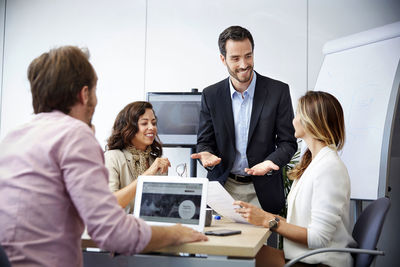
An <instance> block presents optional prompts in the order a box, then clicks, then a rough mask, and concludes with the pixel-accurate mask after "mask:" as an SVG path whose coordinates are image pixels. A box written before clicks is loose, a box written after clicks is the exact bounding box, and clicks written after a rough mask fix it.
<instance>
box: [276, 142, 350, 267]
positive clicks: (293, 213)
mask: <svg viewBox="0 0 400 267" xmlns="http://www.w3.org/2000/svg"><path fill="white" fill-rule="evenodd" d="M287 201H288V212H287V222H288V223H291V224H295V225H298V226H302V227H305V228H307V242H308V247H307V246H304V245H302V244H299V243H296V242H292V241H290V240H288V239H287V238H285V239H284V252H285V258H287V259H293V258H295V257H297V256H300V255H302V254H304V253H306V252H308V251H310V250H312V249H316V248H344V247H347V246H348V245H349V244H354V240H353V238H352V236H351V235H350V231H349V228H350V222H349V215H350V212H349V206H350V178H349V174H348V172H347V169H346V166H345V165H344V164H343V162H342V160H341V159H340V158H339V156H338V155H337V152H336V151H335V150H332V149H331V148H329V147H324V148H322V149H321V150H320V151H319V153H318V154H317V155H316V157H315V158H314V159H313V160H312V161H311V163H310V165H309V166H308V167H307V169H306V170H305V172H304V173H303V175H302V176H301V177H300V178H299V179H296V180H295V181H294V182H293V185H292V188H291V190H290V193H289V195H288V198H287ZM302 261H303V262H306V263H313V264H315V263H323V264H326V265H329V266H352V258H351V255H350V254H349V253H337V252H328V253H321V254H316V255H313V256H310V257H308V258H305V259H303V260H302Z"/></svg>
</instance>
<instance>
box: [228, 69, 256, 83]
mask: <svg viewBox="0 0 400 267" xmlns="http://www.w3.org/2000/svg"><path fill="white" fill-rule="evenodd" d="M226 68H227V69H228V72H229V75H230V76H231V77H232V78H234V79H235V80H237V81H238V82H240V83H247V82H248V81H250V79H251V77H252V74H253V66H252V65H249V66H247V68H245V69H242V68H239V69H236V70H232V69H231V68H230V67H229V65H226ZM246 70H247V71H248V75H246V76H244V77H239V75H238V73H239V72H241V71H246Z"/></svg>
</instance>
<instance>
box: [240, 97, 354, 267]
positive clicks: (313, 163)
mask: <svg viewBox="0 0 400 267" xmlns="http://www.w3.org/2000/svg"><path fill="white" fill-rule="evenodd" d="M293 125H294V128H295V136H296V137H297V138H301V139H303V140H304V141H305V142H306V144H307V145H308V149H307V151H306V152H305V154H304V156H303V157H302V159H301V161H300V163H299V164H298V165H296V166H295V168H294V169H293V170H292V171H291V172H290V173H289V178H290V179H293V180H294V181H293V185H292V188H291V190H290V193H289V195H288V198H287V202H288V212H287V219H284V218H282V217H280V216H278V215H275V214H271V213H268V212H265V211H263V210H261V209H259V208H257V207H255V206H253V205H251V204H248V203H245V202H241V201H235V202H234V204H235V205H240V206H241V207H240V208H238V209H237V212H238V213H240V214H241V215H242V216H243V217H244V218H245V219H246V220H247V221H248V222H250V223H252V224H255V225H261V226H264V227H267V228H270V230H271V231H274V232H277V233H278V234H280V235H282V236H283V237H284V243H283V248H284V251H281V250H278V249H275V248H271V247H268V246H264V247H262V248H261V250H260V252H259V253H258V254H257V258H256V262H257V266H283V265H284V264H285V258H286V259H293V258H295V257H297V256H299V255H302V254H304V253H306V252H309V251H310V249H316V248H344V247H347V246H348V245H349V244H352V243H353V242H354V240H353V238H352V236H351V235H350V233H349V227H350V221H349V214H350V212H349V205H350V178H349V175H348V173H347V169H346V166H345V165H344V164H343V162H342V160H341V159H340V157H339V156H338V154H337V151H338V150H340V149H342V148H343V144H344V139H345V127H344V118H343V110H342V107H341V105H340V103H339V101H338V100H337V99H336V98H335V97H334V96H332V95H330V94H328V93H325V92H312V91H311V92H307V93H306V95H305V96H303V97H301V98H300V100H299V103H298V106H297V112H296V117H295V118H294V119H293ZM302 262H304V263H306V264H303V265H301V266H307V263H308V264H314V266H325V265H329V266H351V265H352V259H351V255H350V254H349V253H333V252H330V253H322V254H316V255H313V256H310V257H308V258H305V259H303V260H302Z"/></svg>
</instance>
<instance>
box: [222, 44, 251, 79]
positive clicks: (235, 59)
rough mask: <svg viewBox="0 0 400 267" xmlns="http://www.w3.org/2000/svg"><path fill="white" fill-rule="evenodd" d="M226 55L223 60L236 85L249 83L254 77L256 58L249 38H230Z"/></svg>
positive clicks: (226, 46)
mask: <svg viewBox="0 0 400 267" xmlns="http://www.w3.org/2000/svg"><path fill="white" fill-rule="evenodd" d="M225 48H226V56H225V57H224V56H223V55H221V60H222V62H223V63H224V65H225V66H226V67H227V69H228V72H229V74H230V76H231V81H232V83H233V85H234V86H239V87H241V86H243V85H248V84H250V82H251V78H252V77H253V68H254V58H253V49H252V46H251V43H250V41H249V39H244V40H242V41H234V40H228V41H227V42H226V45H225Z"/></svg>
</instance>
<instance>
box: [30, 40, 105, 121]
mask: <svg viewBox="0 0 400 267" xmlns="http://www.w3.org/2000/svg"><path fill="white" fill-rule="evenodd" d="M88 59H89V51H87V50H86V51H83V50H81V49H79V48H78V47H75V46H62V47H59V48H55V49H51V50H50V51H49V52H46V53H43V54H42V55H41V56H39V57H37V58H35V59H34V60H33V61H32V62H31V64H30V65H29V68H28V79H29V82H30V84H31V92H32V105H33V111H34V113H35V114H37V113H41V112H50V111H53V110H59V111H62V112H64V113H65V114H68V113H69V112H70V111H71V107H72V106H73V105H74V104H75V103H76V102H77V100H78V99H77V95H78V93H79V92H80V90H82V88H83V87H84V86H88V87H89V91H90V90H92V89H93V88H94V87H95V85H96V83H97V75H96V72H95V71H94V69H93V67H92V65H91V64H90V62H89V60H88Z"/></svg>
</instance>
